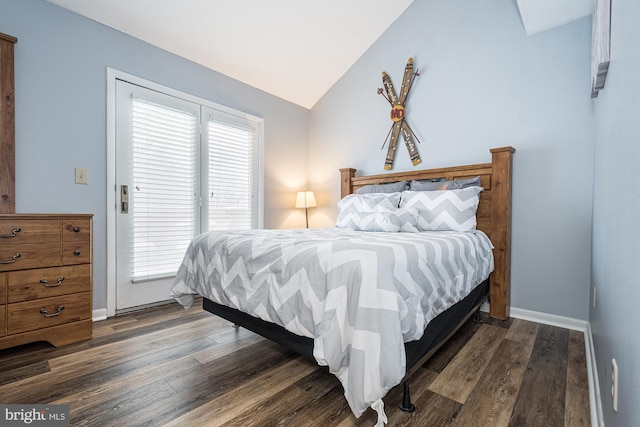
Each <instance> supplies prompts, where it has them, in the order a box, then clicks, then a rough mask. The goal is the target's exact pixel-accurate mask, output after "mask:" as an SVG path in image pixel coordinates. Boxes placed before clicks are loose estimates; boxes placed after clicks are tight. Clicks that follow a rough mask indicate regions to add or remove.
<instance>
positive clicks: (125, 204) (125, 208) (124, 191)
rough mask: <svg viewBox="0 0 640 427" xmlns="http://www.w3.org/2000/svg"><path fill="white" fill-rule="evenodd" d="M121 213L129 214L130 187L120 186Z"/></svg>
mask: <svg viewBox="0 0 640 427" xmlns="http://www.w3.org/2000/svg"><path fill="white" fill-rule="evenodd" d="M120 213H123V214H126V213H129V186H128V185H121V186H120Z"/></svg>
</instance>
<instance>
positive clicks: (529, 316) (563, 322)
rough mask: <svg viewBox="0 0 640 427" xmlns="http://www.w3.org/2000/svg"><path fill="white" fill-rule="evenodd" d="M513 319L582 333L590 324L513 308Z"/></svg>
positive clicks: (584, 321) (570, 318) (569, 318)
mask: <svg viewBox="0 0 640 427" xmlns="http://www.w3.org/2000/svg"><path fill="white" fill-rule="evenodd" d="M511 317H515V318H516V319H522V320H529V321H531V322H536V323H542V324H544V325H551V326H557V327H559V328H565V329H571V330H574V331H580V332H584V331H586V330H587V326H588V325H589V322H587V321H586V320H579V319H574V318H572V317H564V316H558V315H555V314H547V313H541V312H539V311H531V310H524V309H522V308H514V307H511Z"/></svg>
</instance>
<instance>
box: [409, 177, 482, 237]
mask: <svg viewBox="0 0 640 427" xmlns="http://www.w3.org/2000/svg"><path fill="white" fill-rule="evenodd" d="M481 191H482V187H468V188H463V189H459V190H442V191H404V192H403V193H402V199H401V200H400V207H401V208H413V209H417V210H418V228H419V229H420V230H422V231H474V230H475V229H476V211H477V209H478V202H479V201H480V197H479V194H480V192H481Z"/></svg>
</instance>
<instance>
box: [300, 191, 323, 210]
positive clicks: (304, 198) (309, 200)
mask: <svg viewBox="0 0 640 427" xmlns="http://www.w3.org/2000/svg"><path fill="white" fill-rule="evenodd" d="M316 206H318V204H317V203H316V196H314V194H313V191H298V196H297V197H296V208H315V207H316Z"/></svg>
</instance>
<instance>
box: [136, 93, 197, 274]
mask: <svg viewBox="0 0 640 427" xmlns="http://www.w3.org/2000/svg"><path fill="white" fill-rule="evenodd" d="M198 122H199V118H198V117H197V116H196V115H195V114H194V113H192V112H187V111H180V110H177V109H174V108H170V107H167V106H164V105H160V104H156V103H153V102H150V101H148V100H144V99H137V98H133V99H132V127H131V132H132V177H133V182H132V186H131V188H130V189H129V197H130V198H131V203H130V204H131V206H132V214H133V215H132V217H133V219H132V222H133V224H132V225H133V226H132V245H133V260H132V261H133V265H132V266H133V272H132V280H133V281H140V280H149V279H152V278H157V277H166V276H170V275H174V274H175V272H176V271H177V270H178V267H179V265H180V262H181V261H182V257H183V256H184V253H185V250H186V248H187V246H188V244H189V242H190V241H191V239H192V238H193V237H194V236H195V235H196V233H197V232H198V230H199V224H198V217H199V216H198V208H199V198H198V197H197V196H198V191H199V189H198V175H199V174H198V146H199V128H198V127H199V123H198Z"/></svg>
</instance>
